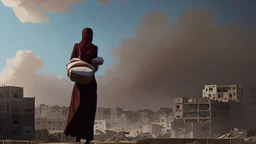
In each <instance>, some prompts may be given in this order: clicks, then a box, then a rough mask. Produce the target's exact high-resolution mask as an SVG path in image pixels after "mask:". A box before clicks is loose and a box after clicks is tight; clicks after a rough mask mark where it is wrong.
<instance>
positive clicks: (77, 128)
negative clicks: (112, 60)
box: [64, 28, 98, 144]
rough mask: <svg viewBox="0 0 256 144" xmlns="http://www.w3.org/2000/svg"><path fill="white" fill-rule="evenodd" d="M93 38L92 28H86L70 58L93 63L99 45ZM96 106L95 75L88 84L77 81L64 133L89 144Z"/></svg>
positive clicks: (91, 138)
mask: <svg viewBox="0 0 256 144" xmlns="http://www.w3.org/2000/svg"><path fill="white" fill-rule="evenodd" d="M92 40H93V31H92V29H91V28H85V29H84V30H83V32H82V40H81V42H80V43H77V44H75V45H74V49H73V52H72V55H71V58H70V60H71V59H73V58H80V59H81V60H82V61H85V62H87V63H90V64H91V63H92V59H93V58H96V57H97V56H98V47H97V46H95V45H94V44H93V43H92ZM95 69H96V70H97V69H98V67H97V66H95ZM96 107H97V82H96V79H95V77H93V79H92V80H91V82H90V84H88V85H84V84H79V83H75V84H74V87H73V92H72V98H71V103H70V108H69V117H68V122H67V125H66V128H65V131H64V133H65V134H66V135H67V136H68V135H71V136H72V137H76V142H81V141H80V138H82V139H86V144H89V143H90V142H91V141H92V140H93V134H94V130H93V127H94V121H95V112H96Z"/></svg>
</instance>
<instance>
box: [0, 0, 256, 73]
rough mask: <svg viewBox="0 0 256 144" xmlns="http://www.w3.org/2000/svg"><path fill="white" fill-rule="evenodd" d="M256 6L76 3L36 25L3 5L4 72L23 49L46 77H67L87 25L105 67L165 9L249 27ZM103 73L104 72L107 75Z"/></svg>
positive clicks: (194, 0)
mask: <svg viewBox="0 0 256 144" xmlns="http://www.w3.org/2000/svg"><path fill="white" fill-rule="evenodd" d="M255 6H256V5H255V1H253V0H248V1H246V0H244V1H243V2H242V0H241V1H238V0H232V1H230V0H222V1H221V0H208V1H207V0H127V1H126V2H120V1H119V0H112V1H110V3H109V4H107V5H102V4H100V3H98V2H97V1H96V0H87V1H86V2H85V3H81V4H75V5H72V12H71V13H62V14H56V13H47V15H49V16H50V21H49V23H47V24H34V23H22V22H20V21H19V20H18V19H17V17H16V16H15V14H14V12H13V10H12V9H11V8H7V7H4V5H3V4H0V13H1V19H0V31H1V33H0V44H1V46H0V71H1V70H2V69H3V68H4V67H5V66H6V64H5V60H6V59H7V58H11V57H13V56H14V55H15V53H16V51H17V50H19V49H22V50H31V51H33V52H34V53H35V54H36V55H37V56H39V57H41V58H42V59H43V61H44V63H45V68H46V69H47V73H53V74H60V75H62V76H64V77H65V76H66V71H65V64H66V63H67V62H68V60H69V57H70V54H71V51H72V48H73V45H74V43H75V42H78V41H80V39H81V31H82V29H83V28H84V27H91V28H93V29H94V35H95V36H94V43H95V44H96V45H98V47H99V55H100V56H102V57H104V59H105V65H104V66H103V69H104V68H107V67H111V66H112V64H113V60H114V59H113V57H112V56H111V49H113V48H118V47H119V42H120V39H121V36H123V37H124V38H129V37H132V36H133V35H135V32H134V31H135V30H136V28H137V27H138V25H139V24H140V21H141V19H142V18H143V17H144V16H145V15H147V14H148V13H149V12H151V11H164V12H166V13H168V14H169V16H170V20H171V21H172V22H175V20H176V19H177V17H178V16H179V15H180V14H182V13H183V12H184V11H186V10H188V9H190V8H193V7H199V8H210V9H212V10H213V11H214V12H215V14H216V22H227V21H229V20H232V19H234V18H236V19H240V20H241V19H242V20H243V22H244V24H251V25H254V24H255V16H254V15H253V13H255V12H254V11H255V10H253V7H255ZM252 19H253V20H254V21H252ZM248 21H250V23H248ZM103 69H101V70H100V72H99V74H103Z"/></svg>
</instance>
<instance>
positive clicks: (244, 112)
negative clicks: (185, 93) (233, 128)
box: [202, 84, 256, 129]
mask: <svg viewBox="0 0 256 144" xmlns="http://www.w3.org/2000/svg"><path fill="white" fill-rule="evenodd" d="M202 96H203V97H204V98H210V99H212V100H217V101H220V102H229V101H236V102H239V107H238V106H234V105H231V106H232V109H234V110H233V111H232V113H234V114H233V115H235V114H236V115H239V116H240V117H237V118H236V120H237V122H236V123H239V124H240V125H239V127H241V128H244V129H256V123H255V121H256V116H254V115H253V113H255V111H256V90H255V89H254V88H252V87H251V86H247V85H238V84H230V85H205V86H204V89H203V90H202ZM239 121H240V122H239Z"/></svg>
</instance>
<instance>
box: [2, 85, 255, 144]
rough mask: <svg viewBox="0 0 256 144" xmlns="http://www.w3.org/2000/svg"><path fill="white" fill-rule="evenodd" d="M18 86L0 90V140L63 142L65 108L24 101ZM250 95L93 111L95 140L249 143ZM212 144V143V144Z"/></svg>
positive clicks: (213, 91) (206, 92)
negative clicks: (138, 107)
mask: <svg viewBox="0 0 256 144" xmlns="http://www.w3.org/2000/svg"><path fill="white" fill-rule="evenodd" d="M23 93H24V89H23V88H22V87H14V86H5V85H3V86H1V87H0V139H2V140H8V139H10V140H26V141H28V140H29V141H41V142H68V141H73V140H74V139H72V138H71V137H66V136H65V135H64V134H63V130H64V129H65V125H66V122H67V119H68V113H69V108H68V107H61V106H57V105H55V106H49V105H47V104H40V105H39V106H37V107H35V97H24V96H23ZM254 95H255V90H254V89H253V88H252V87H250V86H244V85H238V84H228V85H214V84H211V85H205V86H204V87H203V89H202V95H201V96H198V97H191V96H185V97H175V98H174V100H173V101H172V102H170V107H168V108H159V110H158V111H151V110H148V109H143V110H138V111H129V110H124V109H122V108H120V107H117V108H100V107H99V108H97V112H96V120H95V124H94V135H95V141H98V142H121V141H130V142H132V141H133V142H134V141H141V140H145V139H192V138H193V139H195V138H197V139H237V140H240V141H239V142H238V141H237V142H236V143H245V142H253V141H255V139H256V137H254V135H255V134H256V133H255V129H256V124H255V121H256V116H255V115H254V112H255V111H256V98H255V97H254ZM217 143H218V142H217Z"/></svg>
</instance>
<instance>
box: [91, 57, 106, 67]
mask: <svg viewBox="0 0 256 144" xmlns="http://www.w3.org/2000/svg"><path fill="white" fill-rule="evenodd" d="M103 63H104V59H103V58H102V57H96V58H94V59H92V65H96V66H99V65H102V64H103Z"/></svg>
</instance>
